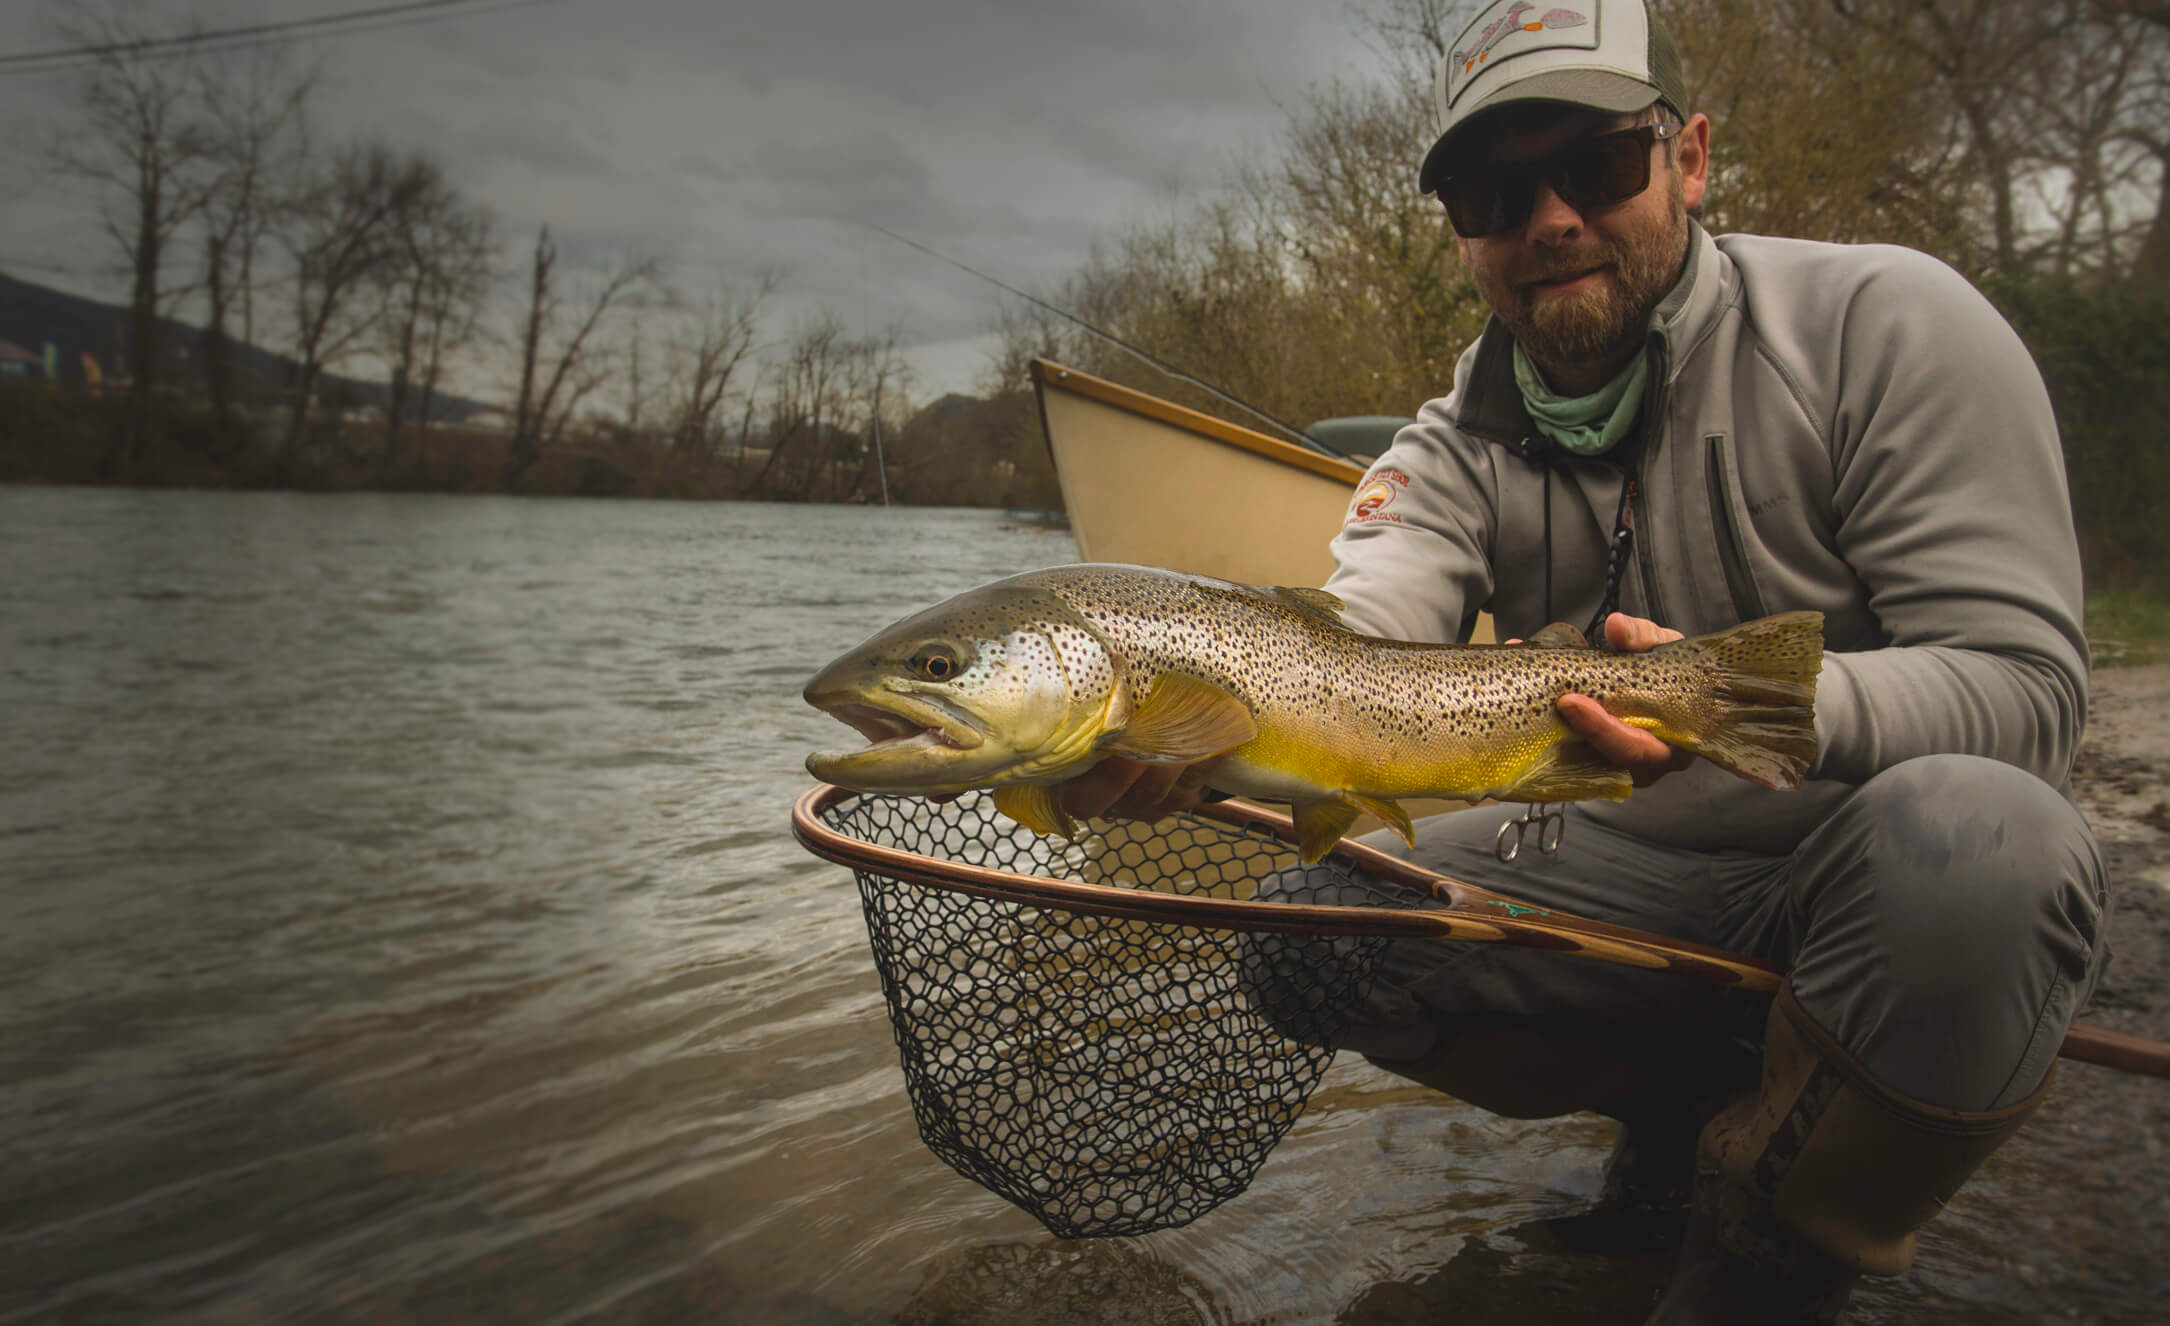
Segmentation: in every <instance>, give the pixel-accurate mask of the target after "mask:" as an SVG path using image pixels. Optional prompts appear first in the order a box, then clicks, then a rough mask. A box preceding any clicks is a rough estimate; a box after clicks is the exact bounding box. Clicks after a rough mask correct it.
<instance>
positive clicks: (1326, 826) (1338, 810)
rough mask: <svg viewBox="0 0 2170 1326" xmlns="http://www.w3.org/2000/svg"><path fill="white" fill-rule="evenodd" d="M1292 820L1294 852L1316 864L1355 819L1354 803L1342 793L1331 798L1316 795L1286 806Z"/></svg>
mask: <svg viewBox="0 0 2170 1326" xmlns="http://www.w3.org/2000/svg"><path fill="white" fill-rule="evenodd" d="M1290 809H1291V810H1292V811H1293V812H1294V815H1295V820H1296V854H1297V855H1298V856H1300V857H1302V858H1303V863H1304V864H1305V865H1307V866H1310V865H1317V864H1318V863H1319V860H1320V859H1321V858H1322V857H1324V856H1325V855H1326V854H1327V853H1328V852H1331V851H1333V850H1334V844H1335V843H1338V842H1340V841H1341V835H1343V834H1345V833H1347V832H1348V831H1349V826H1350V825H1352V824H1354V823H1356V815H1357V810H1356V803H1355V802H1353V801H1350V800H1348V799H1347V797H1346V796H1345V795H1344V796H1342V797H1337V798H1334V799H1332V800H1328V799H1326V798H1323V797H1322V798H1320V799H1319V800H1317V801H1305V802H1302V803H1300V804H1298V805H1296V806H1293V807H1291V808H1290Z"/></svg>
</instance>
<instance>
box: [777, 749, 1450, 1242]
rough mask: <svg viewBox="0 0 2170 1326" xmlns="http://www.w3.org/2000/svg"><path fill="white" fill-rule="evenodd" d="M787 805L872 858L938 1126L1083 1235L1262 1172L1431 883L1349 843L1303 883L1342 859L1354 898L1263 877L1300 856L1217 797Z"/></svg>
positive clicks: (906, 1061) (1198, 1200)
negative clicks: (1023, 813)
mask: <svg viewBox="0 0 2170 1326" xmlns="http://www.w3.org/2000/svg"><path fill="white" fill-rule="evenodd" d="M1214 813H1215V814H1217V815H1218V814H1224V813H1226V812H1224V811H1223V810H1222V808H1215V809H1214ZM794 827H795V829H796V831H797V832H798V835H799V838H800V841H801V842H802V843H804V844H805V845H806V846H807V847H808V848H809V849H810V850H812V851H814V852H815V853H816V854H818V855H821V856H824V857H827V858H829V859H831V860H834V861H838V862H840V863H841V864H844V865H847V866H850V867H851V868H852V871H853V873H854V875H855V876H856V877H857V879H858V884H859V895H860V899H861V901H862V902H863V904H864V906H865V910H866V922H867V936H868V939H869V941H870V943H871V946H872V948H873V952H874V963H875V966H876V968H877V970H878V971H879V972H880V976H881V983H882V993H883V995H884V996H885V997H886V999H887V1001H888V1005H889V1017H890V1022H891V1025H892V1027H893V1029H894V1031H895V1033H896V1041H897V1047H898V1050H899V1051H900V1052H901V1056H902V1059H903V1065H904V1078H905V1085H906V1088H907V1090H908V1091H909V1093H910V1096H911V1101H912V1111H913V1114H914V1115H915V1117H916V1119H917V1121H918V1125H919V1133H920V1136H921V1137H922V1138H923V1139H924V1140H925V1141H926V1144H927V1146H928V1147H929V1148H930V1149H932V1150H933V1151H934V1153H935V1154H936V1155H938V1156H940V1157H941V1158H942V1159H943V1160H944V1161H946V1162H947V1163H948V1164H949V1165H950V1166H951V1167H953V1168H954V1169H956V1170H957V1171H958V1172H959V1173H960V1174H963V1175H965V1176H966V1177H967V1178H970V1179H972V1180H974V1181H975V1182H977V1183H980V1184H982V1185H984V1186H985V1187H987V1188H989V1189H991V1190H993V1191H994V1192H996V1193H999V1194H1001V1195H1002V1196H1003V1197H1005V1198H1008V1199H1009V1200H1010V1201H1012V1202H1014V1203H1016V1204H1017V1205H1018V1206H1020V1207H1023V1208H1024V1209H1025V1210H1027V1211H1029V1212H1031V1213H1032V1214H1033V1215H1034V1216H1035V1217H1036V1218H1038V1219H1039V1220H1040V1221H1041V1223H1043V1224H1044V1225H1046V1226H1047V1228H1048V1229H1049V1230H1051V1231H1052V1232H1054V1233H1055V1234H1057V1235H1060V1236H1062V1237H1065V1238H1082V1237H1090V1236H1103V1235H1121V1234H1140V1233H1146V1232H1148V1231H1151V1230H1156V1229H1167V1228H1170V1227H1173V1226H1176V1225H1182V1224H1186V1223H1188V1222H1190V1221H1192V1220H1195V1219H1197V1218H1198V1217H1199V1216H1201V1215H1203V1214H1205V1213H1206V1212H1207V1211H1210V1210H1212V1209H1213V1208H1214V1207H1216V1206H1218V1205H1220V1204H1221V1203H1222V1202H1225V1201H1227V1200H1228V1199H1229V1198H1231V1197H1234V1196H1236V1195H1237V1194H1238V1193H1241V1192H1242V1191H1243V1190H1244V1189H1245V1188H1246V1187H1248V1186H1249V1185H1250V1183H1251V1180H1252V1178H1253V1177H1254V1176H1255V1175H1256V1174H1257V1172H1258V1169H1259V1167H1260V1166H1261V1165H1262V1164H1263V1163H1264V1162H1265V1159H1266V1156H1267V1154H1268V1153H1269V1152H1271V1151H1272V1150H1273V1148H1274V1146H1275V1145H1276V1144H1277V1143H1278V1142H1279V1141H1280V1140H1281V1138H1282V1137H1283V1135H1285V1134H1286V1133H1287V1132H1288V1130H1289V1128H1290V1127H1291V1126H1292V1125H1293V1124H1294V1123H1295V1122H1296V1119H1297V1116H1298V1115H1300V1114H1301V1113H1302V1112H1303V1108H1304V1104H1305V1102H1306V1101H1307V1100H1308V1099H1309V1098H1310V1095H1311V1093H1312V1091H1313V1090H1314V1089H1315V1088H1316V1087H1317V1086H1318V1084H1319V1080H1320V1078H1321V1077H1322V1076H1323V1075H1324V1074H1325V1072H1326V1069H1327V1066H1328V1065H1329V1064H1330V1063H1331V1062H1332V1059H1333V1055H1334V1047H1335V1045H1336V1043H1337V1042H1338V1040H1339V1038H1340V1036H1341V1034H1342V1032H1343V1030H1344V1028H1345V1026H1346V1025H1347V1020H1348V1018H1349V1016H1350V1015H1351V1014H1352V1012H1353V1011H1354V1010H1356V1009H1357V1008H1358V1007H1359V1006H1360V1004H1361V1001H1362V998H1363V996H1364V993H1365V990H1366V988H1367V986H1368V984H1369V982H1370V979H1371V976H1372V973H1373V970H1374V968H1375V966H1376V964H1377V960H1378V958H1379V955H1380V953H1381V952H1382V951H1383V950H1384V948H1385V947H1386V943H1387V939H1388V938H1389V937H1391V936H1394V935H1407V934H1411V933H1418V932H1419V930H1417V929H1415V928H1412V927H1411V926H1410V925H1409V924H1408V922H1409V921H1419V920H1420V918H1422V916H1423V913H1422V912H1421V911H1413V910H1408V909H1411V908H1423V907H1424V906H1425V905H1426V904H1427V903H1428V902H1429V901H1430V900H1429V899H1427V898H1423V897H1422V896H1420V895H1416V894H1414V893H1413V892H1412V891H1411V890H1409V889H1407V888H1405V887H1399V886H1395V885H1391V884H1388V883H1384V882H1382V881H1379V880H1376V879H1373V878H1371V877H1370V876H1368V875H1366V874H1364V873H1362V872H1359V871H1355V870H1352V869H1349V868H1347V867H1346V866H1345V865H1340V864H1331V863H1330V864H1328V865H1326V866H1322V867H1313V868H1311V871H1310V872H1307V875H1306V879H1307V883H1308V884H1309V885H1310V886H1311V888H1312V890H1313V891H1312V892H1310V894H1309V896H1318V895H1317V892H1316V891H1315V890H1316V888H1317V886H1318V885H1319V884H1321V883H1324V882H1327V881H1326V880H1322V879H1321V876H1320V872H1327V874H1328V876H1329V877H1330V880H1331V883H1332V885H1333V886H1334V887H1332V888H1331V890H1330V891H1331V894H1332V896H1334V897H1335V898H1336V899H1337V900H1339V901H1341V902H1345V903H1355V904H1357V905H1354V906H1347V905H1337V906H1318V905H1308V904H1302V903H1294V902H1277V901H1274V900H1273V899H1272V897H1271V896H1266V897H1261V886H1262V885H1264V886H1265V890H1264V891H1265V893H1267V894H1268V895H1270V894H1271V893H1273V892H1274V890H1275V887H1276V885H1275V883H1274V881H1276V880H1277V879H1278V878H1280V877H1282V876H1283V872H1288V871H1292V870H1294V869H1295V868H1296V867H1297V860H1296V856H1295V853H1294V852H1293V851H1292V850H1290V848H1289V847H1288V845H1287V844H1285V843H1283V842H1281V841H1280V840H1278V839H1276V838H1275V837H1273V836H1272V835H1271V834H1270V833H1267V832H1264V831H1261V830H1260V829H1258V828H1255V827H1246V826H1244V825H1243V824H1241V823H1232V822H1226V821H1224V820H1220V819H1207V818H1202V817H1200V816H1191V815H1186V816H1179V817H1177V818H1175V819H1173V820H1165V821H1162V822H1161V823H1160V824H1158V825H1139V824H1117V825H1110V826H1107V827H1105V828H1104V829H1103V828H1101V826H1097V825H1096V826H1094V828H1093V831H1092V832H1091V833H1090V834H1089V836H1086V837H1082V838H1080V839H1078V840H1076V841H1074V842H1066V841H1064V840H1062V839H1059V838H1049V837H1042V836H1040V835H1037V834H1034V833H1031V832H1029V831H1027V830H1025V829H1023V828H1020V827H1019V826H1017V825H1016V824H1014V823H1012V822H1011V821H1009V820H1008V819H1006V818H1003V817H1002V816H1000V815H998V814H997V813H996V812H995V809H994V801H993V798H992V797H988V796H984V795H981V794H968V795H966V796H964V797H962V798H960V799H959V800H957V801H954V802H950V803H948V804H944V805H936V804H933V803H930V802H928V801H925V800H923V799H921V798H916V797H880V796H867V795H859V794H853V793H847V792H843V791H841V790H839V789H835V788H825V789H820V790H818V791H816V792H814V793H810V794H808V796H807V797H806V798H804V799H803V800H802V801H801V803H800V806H799V809H798V813H797V814H796V815H795V816H794ZM1434 915H1436V913H1435V914H1434Z"/></svg>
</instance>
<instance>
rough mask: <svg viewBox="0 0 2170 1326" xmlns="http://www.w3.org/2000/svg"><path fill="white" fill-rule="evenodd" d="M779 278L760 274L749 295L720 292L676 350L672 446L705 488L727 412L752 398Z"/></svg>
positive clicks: (670, 419) (671, 365)
mask: <svg viewBox="0 0 2170 1326" xmlns="http://www.w3.org/2000/svg"><path fill="white" fill-rule="evenodd" d="M777 284H778V278H777V277H776V275H775V274H774V273H773V272H771V273H764V274H762V275H761V276H760V277H759V278H758V279H757V280H756V281H755V283H754V286H753V288H752V289H750V290H737V289H733V288H731V287H729V286H719V287H718V288H717V289H716V290H715V291H714V292H713V293H711V294H710V295H709V297H708V299H707V300H706V302H705V303H703V305H702V306H701V308H700V310H699V313H698V315H697V318H696V320H695V322H694V324H693V326H692V327H691V328H689V329H688V333H687V335H686V336H685V338H684V339H682V340H680V341H679V342H678V343H677V344H676V345H675V346H674V347H673V348H672V353H671V357H670V361H669V366H668V370H667V371H668V372H669V374H670V383H669V386H668V388H667V391H668V393H669V397H668V399H669V404H668V407H667V408H668V412H669V413H668V422H667V423H666V425H665V426H666V427H667V428H668V429H669V435H670V440H671V445H672V446H673V447H674V448H676V449H677V450H678V451H679V452H680V453H682V454H684V455H686V456H690V457H692V458H693V459H694V461H695V463H696V464H698V466H699V468H700V474H701V478H702V480H703V481H704V482H707V481H709V480H710V479H712V477H713V474H714V470H715V463H716V456H717V453H718V451H719V450H720V449H721V448H722V445H723V439H724V434H725V424H724V419H725V415H726V408H727V407H728V406H729V405H730V404H731V402H732V401H733V400H734V399H736V398H737V397H740V396H744V395H746V394H748V392H749V387H748V384H747V382H746V378H747V376H748V373H747V370H748V369H749V368H750V367H751V365H750V362H749V361H750V357H751V356H752V354H753V353H754V351H755V349H757V348H758V344H759V336H760V321H761V315H762V312H763V310H764V309H765V307H766V305H767V304H768V301H769V299H770V297H771V296H773V295H774V294H775V292H776V287H777Z"/></svg>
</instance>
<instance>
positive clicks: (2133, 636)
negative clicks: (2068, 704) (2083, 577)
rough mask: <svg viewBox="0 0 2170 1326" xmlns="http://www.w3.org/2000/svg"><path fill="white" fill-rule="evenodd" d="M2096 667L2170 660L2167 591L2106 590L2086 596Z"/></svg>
mask: <svg viewBox="0 0 2170 1326" xmlns="http://www.w3.org/2000/svg"><path fill="white" fill-rule="evenodd" d="M2087 643H2088V647H2089V650H2090V652H2092V653H2093V655H2094V662H2095V666H2096V667H2098V668H2099V667H2116V666H2117V665H2119V664H2121V663H2162V662H2170V590H2163V589H2105V590H2098V591H2096V592H2095V593H2092V594H2089V595H2088V596H2087Z"/></svg>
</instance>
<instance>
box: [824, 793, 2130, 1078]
mask: <svg viewBox="0 0 2170 1326" xmlns="http://www.w3.org/2000/svg"><path fill="white" fill-rule="evenodd" d="M855 795H857V793H854V792H850V791H847V790H846V789H844V788H841V787H832V786H830V785H828V784H826V783H822V784H817V785H816V786H814V787H812V788H810V789H808V790H807V791H806V793H804V794H803V795H802V796H800V797H799V799H798V801H797V802H796V803H794V804H793V806H792V808H791V831H792V833H793V835H794V836H796V837H797V838H798V840H799V843H800V845H802V846H803V847H805V848H806V850H808V851H809V852H812V853H813V854H814V855H815V856H818V857H821V858H823V859H824V860H827V861H833V862H835V863H836V864H838V865H841V866H846V867H848V868H850V869H852V870H867V871H873V872H875V873H879V874H885V875H892V876H895V877H896V878H899V879H909V880H913V881H915V882H917V883H921V884H930V885H933V886H935V887H937V888H950V889H956V890H958V891H960V892H964V893H972V894H978V895H980V896H982V897H988V898H1001V899H1007V900H1010V901H1013V902H1023V903H1031V904H1034V905H1038V906H1043V907H1056V908H1065V909H1068V910H1070V911H1078V912H1090V913H1092V914H1094V915H1098V916H1117V917H1124V918H1128V919H1133V920H1141V921H1166V922H1177V923H1181V924H1186V925H1197V926H1204V927H1207V928H1211V929H1224V930H1252V931H1270V932H1276V933H1281V934H1315V935H1380V936H1385V937H1387V938H1407V939H1426V938H1429V939H1455V940H1463V941H1467V942H1474V943H1505V944H1513V945H1516V946H1518V947H1522V948H1536V949H1544V950H1547V951H1550V952H1554V953H1566V954H1570V955H1572V956H1576V957H1583V958H1591V959H1594V960H1596V961H1598V962H1609V963H1612V964H1614V965H1616V966H1623V967H1642V968H1646V969H1649V970H1655V971H1670V972H1674V973H1676V974H1678V975H1681V976H1686V977H1689V978H1690V979H1693V980H1698V981H1702V982H1704V983H1705V984H1712V985H1723V986H1730V987H1733V988H1736V989H1742V990H1753V991H1757V992H1759V993H1764V994H1771V993H1776V991H1777V990H1778V987H1779V985H1780V984H1781V983H1782V982H1783V981H1784V979H1785V968H1783V967H1780V966H1779V965H1777V964H1776V963H1772V962H1766V961H1764V960H1763V959H1761V958H1754V957H1749V956H1748V955H1746V954H1741V953H1728V952H1726V951H1725V950H1723V949H1716V948H1710V947H1708V946H1706V945H1702V944H1693V943H1689V942H1688V941H1686V940H1680V939H1672V938H1669V937H1667V936H1664V935H1656V934H1651V933H1650V932H1648V931H1643V930H1635V929H1631V928H1629V927H1627V926H1621V925H1613V924H1611V923H1610V922H1606V921H1592V920H1589V919H1587V918H1584V917H1580V916H1575V915H1572V914H1571V913H1567V912H1555V911H1552V910H1550V909H1548V908H1543V907H1537V906H1533V905H1531V904H1529V903H1525V902H1519V901H1517V900H1515V899H1513V898H1510V897H1508V896H1506V895H1505V894H1501V893H1494V892H1492V891H1491V890H1490V889H1485V888H1480V887H1478V886H1477V885H1475V884H1469V883H1465V882H1464V881H1462V880H1458V879H1453V878H1450V877H1449V876H1446V875H1442V874H1439V873H1438V872H1436V871H1431V870H1426V869H1424V868H1423V867H1421V866H1417V865H1413V864H1411V863H1410V862H1407V861H1404V860H1402V859H1401V858H1399V857H1396V856H1390V855H1388V854H1387V853H1385V852H1382V851H1380V850H1378V849H1377V848H1375V847H1368V846H1366V845H1365V844H1363V843H1356V842H1348V841H1343V842H1341V843H1340V844H1338V845H1336V846H1335V848H1334V850H1333V855H1335V856H1339V857H1342V858H1344V859H1345V860H1346V861H1347V862H1348V863H1349V864H1350V865H1353V866H1355V867H1357V868H1358V869H1360V870H1363V871H1364V872H1366V873H1367V874H1370V875H1371V876H1373V877H1374V878H1377V879H1382V880H1385V881H1387V882H1389V883H1393V884H1398V885H1401V886H1402V887H1404V888H1408V889H1413V890H1415V891H1416V892H1418V893H1422V894H1425V895H1427V896H1429V897H1432V898H1435V899H1437V900H1439V901H1441V902H1444V903H1446V904H1447V906H1448V907H1449V908H1450V909H1451V910H1449V911H1444V912H1439V911H1424V912H1418V911H1408V912H1401V911H1392V910H1387V909H1382V908H1371V907H1332V906H1325V905H1321V904H1312V903H1283V902H1239V901H1237V900H1235V899H1232V898H1182V897H1173V896H1170V895H1168V894H1162V893H1140V892H1139V891H1137V890H1135V889H1124V888H1117V887H1115V886H1112V885H1106V884H1080V883H1076V882H1074V881H1070V880H1060V879H1049V878H1047V877H1046V876H1044V875H1023V874H1017V873H1015V872H1012V871H1005V870H994V869H990V868H988V867H985V866H971V865H966V864H964V863H962V862H957V861H943V860H940V859H938V858H935V857H927V856H921V855H919V854H918V853H915V852H904V851H899V850H897V849H894V848H887V847H881V846H879V845H877V844H874V843H869V842H864V841H862V840H860V839H857V838H853V837H850V836H849V835H847V834H843V833H839V832H837V831H836V830H835V829H832V828H830V827H829V826H828V825H827V824H826V823H824V822H823V821H822V820H821V818H820V817H821V814H822V813H823V812H824V811H827V810H829V809H831V808H833V807H834V806H836V805H837V804H838V803H839V802H842V801H844V800H846V799H848V798H850V797H852V796H855ZM1193 813H1195V814H1196V815H1198V816H1199V817H1200V818H1202V819H1209V820H1214V821H1217V822H1219V823H1222V824H1225V825H1228V826H1229V827H1231V828H1234V829H1239V830H1242V831H1245V832H1259V831H1263V832H1265V833H1267V834H1270V835H1272V836H1273V837H1274V838H1276V839H1278V840H1280V841H1281V842H1283V843H1285V844H1287V845H1289V846H1290V848H1291V850H1293V849H1294V845H1295V843H1296V842H1297V835H1296V826H1295V823H1294V821H1292V820H1291V819H1290V818H1289V817H1288V816H1286V815H1282V814H1278V813H1276V812H1274V811H1270V810H1266V809H1263V808H1261V807H1258V806H1254V805H1250V804H1248V803H1246V802H1243V801H1237V800H1228V801H1219V802H1214V803H1212V804H1209V805H1204V806H1200V807H1199V808H1198V809H1197V810H1196V811H1195V812H1193ZM1493 911H1496V912H1497V913H1498V914H1497V915H1494V914H1491V913H1492V912H1493ZM1472 913H1479V914H1475V915H1473V914H1472ZM2058 1054H2059V1055H2060V1056H2061V1057H2063V1058H2066V1059H2073V1060H2077V1061H2079V1062H2081V1063H2090V1064H2099V1065H2101V1066H2102V1067H2105V1068H2114V1069H2117V1070H2119V1071H2121V1072H2127V1073H2137V1074H2140V1075H2142V1076H2146V1077H2157V1078H2170V1044H2165V1043H2164V1042H2162V1041H2153V1040H2148V1039H2146V1038H2145V1037H2141V1036H2133V1035H2128V1034H2126V1033H2124V1032H2120V1031H2109V1030H2105V1029H2104V1028H2101V1027H2086V1026H2077V1025H2075V1026H2073V1027H2071V1028H2069V1029H2068V1030H2067V1031H2066V1032H2065V1038H2064V1044H2063V1046H2062V1047H2061V1048H2060V1049H2059V1050H2058Z"/></svg>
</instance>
